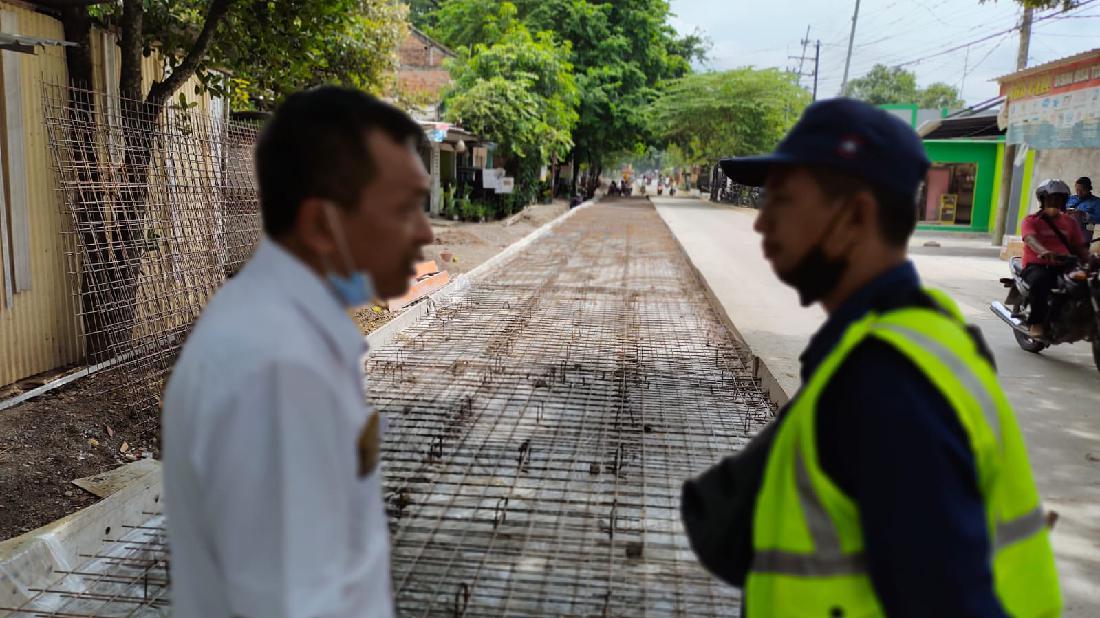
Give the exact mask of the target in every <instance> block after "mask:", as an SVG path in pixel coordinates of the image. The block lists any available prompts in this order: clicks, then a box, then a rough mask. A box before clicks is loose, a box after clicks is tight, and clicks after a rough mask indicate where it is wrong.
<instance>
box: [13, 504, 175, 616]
mask: <svg viewBox="0 0 1100 618" xmlns="http://www.w3.org/2000/svg"><path fill="white" fill-rule="evenodd" d="M147 515H148V516H149V517H150V519H149V520H148V521H147V522H146V523H145V524H143V525H141V526H122V527H121V529H120V530H118V531H115V533H114V534H113V535H112V534H111V532H112V531H111V529H110V528H108V529H107V533H108V536H106V537H105V538H104V539H103V546H102V548H101V549H100V550H99V551H98V552H96V553H95V554H94V555H83V556H81V558H83V559H84V561H83V562H81V564H79V565H78V566H76V567H75V568H73V569H71V570H55V571H53V572H52V573H51V574H50V575H49V576H48V578H47V583H46V584H44V585H43V586H41V587H39V588H32V589H30V590H29V591H28V592H29V593H30V598H29V599H28V600H27V601H26V602H25V603H22V604H20V605H19V606H18V607H3V608H0V613H2V614H3V615H6V616H12V618H15V617H31V616H35V617H46V616H50V617H58V618H88V617H91V616H110V617H112V618H123V617H127V618H129V617H140V618H151V617H153V616H168V615H170V611H169V599H168V589H169V565H168V544H167V540H166V538H165V533H164V516H163V515H160V514H158V513H147Z"/></svg>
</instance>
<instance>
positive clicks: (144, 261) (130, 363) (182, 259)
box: [43, 84, 260, 410]
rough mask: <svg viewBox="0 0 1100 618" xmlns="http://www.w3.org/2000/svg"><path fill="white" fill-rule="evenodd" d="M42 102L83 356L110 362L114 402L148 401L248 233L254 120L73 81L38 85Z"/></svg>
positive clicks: (253, 210)
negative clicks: (157, 103) (160, 103)
mask: <svg viewBox="0 0 1100 618" xmlns="http://www.w3.org/2000/svg"><path fill="white" fill-rule="evenodd" d="M192 98H194V97H192ZM43 104H44V107H45V110H44V111H45V117H46V128H47V134H48V136H49V140H50V151H51V153H52V156H53V162H54V168H55V170H56V172H57V181H58V184H57V188H58V190H59V193H60V197H61V199H60V200H59V201H60V205H61V208H62V214H63V215H64V216H65V217H66V218H67V219H68V221H69V224H68V225H67V226H65V228H64V233H65V234H66V235H67V239H66V246H67V249H68V254H69V267H70V274H71V276H72V279H73V291H74V294H75V295H76V297H77V301H78V307H79V316H78V320H79V322H80V330H81V332H82V333H83V334H84V336H85V339H84V340H85V342H86V347H87V353H88V358H89V360H90V361H91V362H92V363H93V364H94V363H102V362H106V361H115V362H116V363H117V364H116V365H114V366H113V368H112V370H111V371H112V372H113V373H115V374H116V375H117V376H118V379H115V380H108V381H107V383H108V384H109V385H110V387H109V389H107V390H113V391H114V392H117V393H118V394H119V395H121V398H120V402H121V405H124V406H126V407H128V408H131V409H145V410H151V409H156V408H157V407H159V399H160V394H161V390H162V388H163V382H164V378H165V376H166V375H167V373H168V371H169V370H170V369H171V367H172V364H173V362H174V361H175V358H176V355H177V353H178V351H179V349H180V347H181V346H182V344H183V340H184V339H185V337H186V335H187V333H188V332H189V330H190V328H191V325H192V323H193V322H194V320H195V319H196V318H197V317H198V315H199V313H200V312H201V311H202V308H203V307H204V306H205V304H206V302H207V301H208V300H209V298H210V297H211V296H212V295H213V294H214V292H215V291H216V290H217V289H218V287H219V286H220V285H221V284H222V283H223V282H224V281H225V279H226V277H227V276H230V275H231V274H232V273H234V272H236V271H237V270H238V269H239V268H240V266H241V265H242V264H243V263H244V261H245V260H247V259H248V257H249V256H250V255H251V254H252V251H253V249H254V248H255V246H256V243H257V242H258V241H259V238H260V215H259V203H258V200H257V196H256V189H255V186H256V185H255V180H254V177H253V171H252V146H253V144H254V143H255V141H256V134H257V127H256V126H254V125H251V124H248V123H240V122H231V121H229V120H228V119H227V118H226V117H225V115H224V113H223V114H220V115H218V114H214V113H209V112H204V111H201V110H200V108H198V107H193V106H195V105H197V103H195V102H192V103H189V104H187V105H183V104H182V103H180V102H179V101H175V100H174V101H172V102H169V104H168V105H166V106H164V107H163V108H159V107H155V106H153V105H150V104H148V103H145V102H144V101H142V100H140V99H131V98H127V97H119V96H112V95H108V94H105V93H103V92H96V91H93V90H88V89H84V88H80V87H75V86H72V87H70V86H61V85H56V84H45V85H43Z"/></svg>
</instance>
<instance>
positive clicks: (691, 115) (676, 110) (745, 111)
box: [649, 68, 810, 163]
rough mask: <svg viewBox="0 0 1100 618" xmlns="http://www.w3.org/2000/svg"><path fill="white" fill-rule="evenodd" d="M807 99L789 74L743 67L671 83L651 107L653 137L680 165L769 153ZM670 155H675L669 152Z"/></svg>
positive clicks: (807, 101) (701, 74)
mask: <svg viewBox="0 0 1100 618" xmlns="http://www.w3.org/2000/svg"><path fill="white" fill-rule="evenodd" d="M809 102H810V95H809V93H807V92H806V91H805V90H804V89H802V88H800V87H799V86H798V83H797V81H796V80H795V79H794V78H793V77H792V76H791V75H790V74H788V73H785V72H782V71H780V70H778V69H752V68H743V69H735V70H732V71H723V72H715V73H699V74H692V75H688V76H686V77H683V78H680V79H677V80H675V81H673V82H671V83H670V84H669V85H668V87H667V88H666V89H665V90H664V92H663V93H662V94H661V96H660V98H658V99H657V101H656V102H655V103H654V104H653V105H652V106H651V107H650V109H649V118H650V122H651V123H652V127H653V130H654V132H655V134H656V135H657V136H658V137H659V138H660V139H661V140H663V141H664V142H665V143H666V144H667V145H668V148H669V150H672V147H673V146H675V147H676V149H678V151H679V153H678V154H677V156H678V157H680V158H681V159H682V160H683V161H684V162H690V163H713V162H714V161H717V160H718V159H720V158H723V157H729V156H744V155H752V154H759V153H763V152H769V151H771V150H772V149H773V148H774V147H775V145H776V144H777V143H778V142H779V140H780V139H781V138H782V137H783V135H784V134H785V133H786V132H787V131H788V130H789V129H790V128H791V126H793V124H794V122H795V121H796V120H797V119H798V117H799V115H800V114H801V113H802V110H803V109H804V108H805V107H806V106H807V105H808V104H809ZM673 152H675V151H673Z"/></svg>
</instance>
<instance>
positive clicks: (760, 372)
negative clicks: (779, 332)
mask: <svg viewBox="0 0 1100 618" xmlns="http://www.w3.org/2000/svg"><path fill="white" fill-rule="evenodd" d="M646 199H647V200H648V198H646ZM649 203H650V204H651V205H652V206H653V208H654V210H657V214H658V216H659V215H660V214H661V211H660V209H658V208H657V205H656V204H653V202H652V200H649ZM719 206H723V205H719ZM661 223H664V224H665V228H666V229H667V230H668V233H669V235H670V236H672V238H673V239H674V240H675V241H676V246H677V247H679V248H680V252H681V253H683V254H684V259H685V260H686V261H687V263H688V265H689V266H690V267H691V272H692V273H694V275H695V279H696V280H697V281H698V282H699V284H700V285H701V286H702V287H703V292H704V293H705V294H706V296H707V300H708V301H710V305H711V307H712V308H714V311H715V313H717V314H718V318H719V319H720V320H721V322H722V324H724V325H725V326H726V328H728V329H729V331H730V333H732V334H733V337H734V338H735V339H737V341H738V342H739V343H740V344H741V345H743V346H744V347H745V350H746V351H747V352H748V353H749V355H751V356H752V375H753V377H754V378H756V379H758V380H760V388H762V389H763V390H764V392H765V393H766V394H767V395H768V399H770V400H771V401H772V403H774V404H775V405H776V407H782V406H784V405H786V404H787V402H789V401H790V400H791V397H792V396H793V395H794V393H788V392H787V391H786V390H784V388H783V386H782V385H781V384H780V382H779V380H778V379H777V378H776V377H775V374H774V373H772V370H771V369H770V368H769V367H768V365H767V363H765V362H764V360H763V359H761V358H760V357H759V356H757V355H756V353H755V352H753V350H752V346H751V345H749V342H748V340H747V339H745V337H744V335H742V334H741V331H739V330H737V325H736V324H734V323H733V319H732V318H730V316H729V314H728V313H727V312H726V309H725V307H723V306H722V303H721V301H719V300H718V296H717V295H716V294H715V293H714V289H713V288H712V287H711V286H710V283H709V282H708V281H707V278H706V277H704V276H703V273H702V271H700V270H699V267H698V266H696V265H695V262H694V261H693V260H692V259H691V255H690V254H689V253H688V252H687V248H686V247H684V245H683V243H682V242H681V241H680V239H679V238H678V237H677V236H676V234H674V233H672V228H671V227H669V225H668V221H665V218H664V217H661Z"/></svg>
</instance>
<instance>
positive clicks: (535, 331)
mask: <svg viewBox="0 0 1100 618" xmlns="http://www.w3.org/2000/svg"><path fill="white" fill-rule="evenodd" d="M746 358H747V357H746V355H745V354H744V353H743V351H742V350H741V349H739V347H738V345H737V344H736V343H735V341H734V340H733V339H732V338H731V335H730V333H729V331H728V330H727V329H726V328H725V327H724V326H723V325H722V323H721V322H720V321H719V320H718V318H717V317H716V315H715V314H714V312H713V309H712V308H711V307H710V305H709V303H708V301H707V299H706V297H705V295H704V293H703V290H702V288H701V287H700V284H699V283H698V281H697V280H696V278H695V276H694V274H693V272H692V271H691V269H690V267H689V265H688V263H687V261H686V259H685V257H684V255H683V253H682V251H681V250H680V249H679V247H678V246H677V245H676V242H675V240H674V239H673V238H672V235H671V234H670V232H669V231H668V229H667V228H666V227H665V225H664V223H663V222H662V221H661V220H660V218H659V217H658V215H657V214H656V212H655V211H654V209H653V208H652V206H650V205H648V203H647V202H641V201H635V202H633V204H631V203H630V202H626V201H624V202H618V203H610V204H601V205H598V206H596V207H593V208H590V209H586V210H583V211H580V212H577V213H575V216H574V217H572V218H571V219H569V220H568V221H566V222H564V223H563V224H562V225H560V226H559V227H558V228H557V229H555V231H554V233H553V234H552V235H550V236H548V237H545V238H544V239H542V240H540V241H539V242H537V243H534V244H533V245H531V246H530V248H528V249H526V250H525V251H523V252H522V253H520V254H519V255H517V256H516V257H514V258H513V259H512V260H510V261H508V262H507V263H505V264H503V265H501V266H500V267H499V268H497V269H495V270H494V271H493V272H491V273H488V274H487V275H486V277H485V278H484V279H483V280H480V281H475V282H473V283H472V287H471V288H470V290H469V291H468V292H467V293H464V294H463V295H462V296H461V297H459V298H458V299H457V300H456V301H455V302H453V303H451V304H449V305H447V306H444V307H441V308H438V309H436V310H434V311H433V312H432V313H431V314H430V315H429V317H428V318H427V319H425V320H424V321H422V322H421V323H420V324H418V325H417V326H415V327H413V328H412V329H410V330H408V331H406V332H405V333H403V334H402V335H401V336H399V337H398V339H397V340H396V341H395V342H394V343H393V344H391V345H390V346H388V347H386V348H384V349H381V350H378V351H376V352H374V353H373V354H372V356H371V358H370V360H369V363H368V376H369V377H370V379H371V384H372V387H371V398H372V400H373V401H374V402H375V404H376V405H377V406H378V408H379V409H381V410H382V411H383V412H385V413H386V414H387V415H388V418H389V422H390V424H389V430H388V435H387V438H386V442H385V445H386V450H385V455H384V457H383V462H384V468H385V479H386V483H385V486H386V493H387V496H386V500H387V505H388V510H389V514H390V518H391V528H392V531H393V536H394V540H393V577H394V586H395V590H396V595H397V603H398V607H399V613H400V615H402V616H436V615H468V616H513V615H523V616H549V615H561V616H693V617H694V616H719V615H721V616H727V615H735V614H736V611H737V607H738V605H739V603H738V598H737V595H736V593H735V591H734V590H733V589H731V588H729V587H728V586H725V585H724V584H722V583H720V582H718V581H717V580H715V579H713V578H712V577H710V576H709V575H708V574H706V573H705V572H704V571H703V569H702V568H701V567H700V566H698V564H697V562H696V560H695V558H694V556H693V554H692V552H691V550H690V548H689V546H688V544H687V540H686V537H685V536H684V533H683V530H682V525H681V521H680V514H679V504H680V487H681V483H682V482H683V481H684V480H685V479H687V478H689V477H690V476H692V475H695V474H698V473H699V472H701V471H703V470H704V469H705V468H706V467H708V466H709V465H711V464H713V463H714V462H717V461H718V460H719V459H721V458H722V457H723V456H725V455H728V454H730V453H733V452H735V451H736V450H738V449H739V448H741V447H742V446H743V444H744V443H745V442H746V441H747V440H748V439H749V437H750V436H751V435H752V434H754V433H755V432H756V431H757V430H758V429H759V428H760V427H761V426H762V425H763V424H764V423H765V422H766V421H767V419H768V418H769V417H770V415H771V413H772V407H771V405H770V403H769V402H768V401H767V399H766V397H765V396H764V394H763V392H762V391H761V389H760V386H759V384H758V382H757V381H756V380H755V379H754V378H753V377H752V371H751V363H750V362H748V361H747V360H746Z"/></svg>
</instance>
